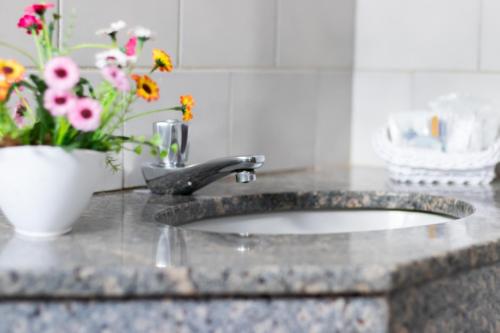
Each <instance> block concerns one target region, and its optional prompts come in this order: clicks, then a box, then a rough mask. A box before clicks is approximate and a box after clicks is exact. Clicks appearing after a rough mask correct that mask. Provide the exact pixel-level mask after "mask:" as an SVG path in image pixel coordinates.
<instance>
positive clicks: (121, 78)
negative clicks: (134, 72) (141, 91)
mask: <svg viewBox="0 0 500 333" xmlns="http://www.w3.org/2000/svg"><path fill="white" fill-rule="evenodd" d="M101 73H102V76H103V77H104V78H105V79H106V80H107V81H108V82H109V83H111V85H113V87H115V88H116V89H118V90H119V91H123V92H127V91H129V90H130V82H129V81H128V78H127V75H126V74H125V72H123V71H122V70H121V69H119V68H118V67H115V66H108V67H104V68H103V69H102V70H101Z"/></svg>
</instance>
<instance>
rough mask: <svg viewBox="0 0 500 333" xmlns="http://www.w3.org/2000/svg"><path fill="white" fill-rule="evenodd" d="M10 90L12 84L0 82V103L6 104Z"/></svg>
mask: <svg viewBox="0 0 500 333" xmlns="http://www.w3.org/2000/svg"><path fill="white" fill-rule="evenodd" d="M9 88H10V84H9V83H8V82H7V81H5V80H2V81H0V102H4V101H5V99H6V98H7V94H8V93H9Z"/></svg>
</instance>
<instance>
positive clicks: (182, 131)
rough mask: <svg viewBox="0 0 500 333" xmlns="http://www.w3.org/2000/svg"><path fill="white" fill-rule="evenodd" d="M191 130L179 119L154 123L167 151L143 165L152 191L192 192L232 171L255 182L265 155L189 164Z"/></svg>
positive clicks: (154, 129)
mask: <svg viewBox="0 0 500 333" xmlns="http://www.w3.org/2000/svg"><path fill="white" fill-rule="evenodd" d="M188 130H189V127H188V125H187V124H184V123H182V122H181V121H179V120H166V121H160V122H156V123H154V125H153V131H154V133H155V134H158V135H159V136H160V138H161V145H160V147H159V148H160V149H161V150H163V151H165V152H167V154H166V156H164V157H158V159H157V161H156V162H153V163H146V164H144V165H143V167H142V174H143V176H144V179H145V180H146V184H147V185H148V187H149V189H150V190H151V192H153V193H156V194H185V195H186V194H192V193H193V192H195V191H197V190H199V189H200V188H202V187H204V186H206V185H208V184H210V183H212V182H214V181H216V180H218V179H220V178H222V177H225V176H227V175H229V174H231V173H235V174H236V181H237V182H238V183H249V182H253V181H255V179H256V175H255V169H258V168H260V167H261V166H262V165H263V164H264V161H265V157H264V156H262V155H249V156H234V157H223V158H219V159H214V160H211V161H208V162H205V163H200V164H194V165H188V166H186V162H187V159H188V155H189V141H188Z"/></svg>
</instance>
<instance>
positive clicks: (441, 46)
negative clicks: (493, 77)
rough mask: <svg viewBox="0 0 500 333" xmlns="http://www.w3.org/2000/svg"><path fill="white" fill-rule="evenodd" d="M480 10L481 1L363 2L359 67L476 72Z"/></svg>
mask: <svg viewBox="0 0 500 333" xmlns="http://www.w3.org/2000/svg"><path fill="white" fill-rule="evenodd" d="M492 1H496V0H492ZM479 10H480V0H439V1H435V0H377V1H373V0H359V1H358V3H357V13H356V15H357V23H356V28H357V36H356V67H358V68H370V69H409V68H411V69H440V70H450V69H460V70H474V69H476V67H477V62H478V46H479V44H478V43H479V38H478V36H479V17H480V15H479V14H480V13H479Z"/></svg>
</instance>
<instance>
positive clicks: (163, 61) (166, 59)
mask: <svg viewBox="0 0 500 333" xmlns="http://www.w3.org/2000/svg"><path fill="white" fill-rule="evenodd" d="M153 60H154V62H155V64H154V67H153V70H152V72H154V71H155V70H157V69H159V70H160V72H171V71H172V69H173V68H174V66H172V61H171V60H170V56H169V55H168V54H167V53H166V52H164V51H162V50H160V49H154V50H153Z"/></svg>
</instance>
